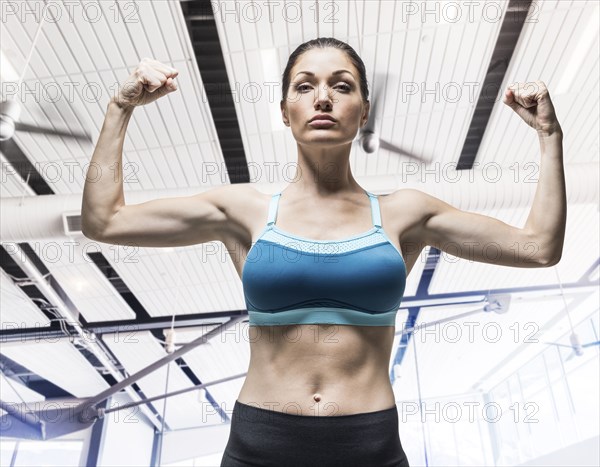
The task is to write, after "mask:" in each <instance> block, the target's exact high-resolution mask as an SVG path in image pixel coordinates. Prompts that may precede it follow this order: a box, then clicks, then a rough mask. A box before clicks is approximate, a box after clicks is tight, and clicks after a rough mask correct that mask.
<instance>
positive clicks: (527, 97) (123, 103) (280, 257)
mask: <svg viewBox="0 0 600 467" xmlns="http://www.w3.org/2000/svg"><path fill="white" fill-rule="evenodd" d="M339 70H343V71H339ZM176 76H177V71H176V70H174V69H173V68H171V67H169V66H166V65H163V64H161V63H159V62H156V61H154V60H149V59H144V60H143V61H142V62H141V64H140V65H139V66H138V68H137V69H136V70H135V72H134V73H133V74H132V75H131V76H130V77H129V79H128V80H127V81H126V83H125V85H124V86H123V87H122V88H121V91H120V93H119V95H118V96H117V97H116V98H115V99H113V100H112V101H111V103H110V104H109V106H108V112H107V116H106V119H105V122H104V126H103V128H102V132H101V134H100V137H99V140H98V144H97V147H96V150H95V152H94V155H93V158H92V162H94V163H96V164H98V165H99V166H100V168H102V169H104V168H106V172H103V173H110V174H111V175H112V172H111V171H110V170H109V167H111V166H113V164H115V163H118V164H117V166H119V167H120V163H121V151H122V146H123V140H124V137H125V130H126V127H127V122H128V120H129V118H130V116H131V113H132V112H133V109H134V108H135V107H136V106H138V105H145V104H148V103H150V102H152V101H154V100H156V99H157V98H159V97H161V96H163V95H165V94H168V93H169V92H173V91H174V90H176V85H175V82H174V80H173V79H174V78H175V77H176ZM536 84H537V87H535V89H534V90H533V92H528V89H521V88H520V87H518V86H516V85H514V86H511V87H509V88H508V89H507V91H506V94H505V96H504V103H505V104H507V105H509V106H510V107H511V108H512V109H513V110H515V112H517V114H518V115H519V116H520V117H521V118H523V120H525V122H526V123H527V124H529V125H530V126H531V127H533V128H534V129H535V130H536V131H537V133H538V135H539V140H540V145H541V152H542V159H543V162H542V167H541V173H540V178H539V183H538V188H537V192H536V195H535V199H534V202H533V207H532V209H531V213H530V215H529V218H528V220H527V223H526V225H525V226H524V227H523V228H516V227H513V226H510V225H507V224H505V223H504V222H501V221H499V220H497V219H494V218H491V217H487V216H483V215H479V214H475V213H469V212H464V211H461V210H458V209H455V208H453V207H452V206H450V205H448V204H446V203H445V202H443V201H441V200H439V199H437V198H435V197H432V196H429V195H427V194H425V193H423V192H420V191H418V190H413V189H401V190H398V191H396V192H394V193H392V194H390V195H388V196H381V197H377V196H375V195H373V194H371V193H369V192H367V191H365V190H364V189H363V188H362V187H361V186H360V185H359V184H358V183H357V182H356V180H355V179H354V177H353V175H352V173H351V171H350V164H349V154H350V149H351V144H352V141H353V139H354V137H355V136H356V134H357V132H358V131H359V129H360V128H361V127H363V126H364V125H365V124H366V123H367V120H368V117H369V107H370V103H369V101H368V87H367V80H366V73H365V67H364V64H363V62H362V60H361V59H360V57H358V55H357V54H356V52H355V51H354V50H353V49H352V48H351V47H350V46H349V45H348V44H346V43H344V42H341V41H338V40H335V39H331V38H326V39H324V38H319V39H316V40H312V41H309V42H306V43H304V44H302V45H300V46H299V47H298V48H297V49H296V50H295V51H294V53H292V55H291V56H290V57H289V61H288V64H287V66H286V69H285V71H284V74H283V98H282V100H281V112H282V118H283V121H284V122H285V124H286V125H287V126H288V127H290V128H291V131H292V134H293V136H294V138H295V140H296V142H297V149H298V166H297V173H296V177H295V179H294V182H293V183H291V184H289V185H288V187H286V188H285V189H284V190H283V191H282V192H280V193H276V194H275V195H273V196H270V195H264V194H262V193H260V192H258V191H257V190H255V189H253V188H252V187H251V186H247V185H246V186H238V185H233V186H231V185H230V186H223V187H218V188H213V189H210V190H208V191H205V192H204V193H201V194H198V195H195V196H190V197H181V198H172V199H159V200H153V201H149V202H146V203H142V204H139V205H126V204H125V203H124V199H123V188H122V180H121V177H120V174H118V175H119V176H118V177H117V180H116V181H117V183H115V179H114V178H111V177H110V176H108V177H106V178H102V179H101V180H100V181H97V180H96V181H95V182H94V183H90V182H86V185H85V189H84V194H83V208H82V222H83V229H84V233H85V235H86V236H87V237H90V238H92V239H95V240H99V241H103V242H107V243H114V244H125V243H132V242H133V243H135V244H137V245H139V246H148V247H158V246H162V247H166V246H180V245H191V244H195V243H202V242H208V241H213V240H219V241H221V242H222V243H223V244H224V245H225V246H226V248H227V249H228V251H229V252H230V253H231V258H232V261H233V262H234V264H235V267H236V269H237V272H238V274H239V276H240V278H241V279H242V283H243V286H244V295H245V299H246V304H247V306H248V311H249V317H250V328H249V338H250V339H249V340H250V346H251V359H250V366H249V369H248V374H247V377H246V379H245V382H244V384H243V387H242V389H241V392H240V394H239V397H238V399H237V400H236V402H235V406H234V408H233V413H232V423H231V431H230V437H229V442H228V444H227V447H226V449H225V453H224V456H223V460H222V464H221V465H223V466H242V465H265V466H266V465H269V466H271V465H273V466H284V465H285V466H296V465H298V466H305V465H306V466H308V465H315V466H328V465H344V466H349V465H360V466H366V465H376V466H388V465H389V466H407V465H408V460H407V458H406V455H405V453H404V451H403V448H402V445H401V443H400V439H399V436H398V412H397V408H396V402H395V398H394V393H393V391H392V387H391V384H390V379H389V376H388V365H389V361H390V356H391V350H392V343H393V339H394V331H395V329H394V323H395V314H396V310H397V309H398V305H399V304H400V301H401V299H402V294H403V292H404V285H405V282H406V276H407V275H408V274H409V272H410V270H411V269H412V267H413V265H414V264H415V262H416V260H417V258H418V257H419V255H420V253H421V251H422V249H423V248H424V247H425V246H426V245H432V246H434V247H436V248H439V249H441V250H444V247H445V245H446V244H452V246H453V248H452V254H453V255H458V256H461V257H464V258H469V259H471V260H475V261H481V262H493V263H494V264H500V265H507V266H517V267H545V266H550V265H553V264H556V263H557V262H558V261H559V259H560V256H561V252H562V245H563V238H564V230H565V220H566V197H565V185H564V174H563V168H562V132H561V128H560V125H559V124H558V121H557V119H556V116H555V114H554V109H553V106H552V103H551V101H550V97H549V95H548V92H547V90H546V88H545V86H544V85H543V83H541V82H537V83H536ZM315 117H317V118H315ZM490 242H495V243H496V244H498V245H500V246H501V248H502V253H501V255H500V257H498V256H497V255H494V259H493V260H489V261H488V260H487V258H486V255H485V246H486V245H487V244H489V243H490ZM532 242H533V244H534V245H535V246H536V248H534V250H533V251H532V248H531V246H532ZM461 243H462V244H463V245H465V248H464V249H461V250H459V251H458V253H457V250H456V245H457V244H458V245H460V244H461ZM240 251H241V252H242V254H239V253H240Z"/></svg>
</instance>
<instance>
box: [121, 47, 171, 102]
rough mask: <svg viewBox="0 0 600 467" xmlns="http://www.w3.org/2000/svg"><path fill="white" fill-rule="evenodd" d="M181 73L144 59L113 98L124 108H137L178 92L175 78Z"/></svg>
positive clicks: (149, 59) (157, 62)
mask: <svg viewBox="0 0 600 467" xmlns="http://www.w3.org/2000/svg"><path fill="white" fill-rule="evenodd" d="M178 74H179V72H178V71H177V70H176V69H175V68H172V67H170V66H168V65H165V64H163V63H160V62H159V61H156V60H153V59H151V58H143V59H142V61H141V62H140V63H139V65H138V66H137V67H136V68H135V70H134V71H133V73H131V75H130V76H129V78H127V80H126V81H125V82H124V83H123V84H122V85H121V86H120V87H119V92H118V94H117V96H115V97H113V98H112V100H113V101H115V102H116V103H117V104H118V105H119V106H120V107H122V108H131V107H137V106H139V105H146V104H149V103H151V102H154V101H155V100H156V99H158V98H160V97H162V96H164V95H166V94H169V93H170V92H173V91H176V90H177V84H176V83H175V81H174V78H175V77H176V76H177V75H178Z"/></svg>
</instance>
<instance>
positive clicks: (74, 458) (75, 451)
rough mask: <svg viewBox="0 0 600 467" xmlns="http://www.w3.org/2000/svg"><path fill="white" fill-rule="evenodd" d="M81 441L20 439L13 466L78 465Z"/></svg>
mask: <svg viewBox="0 0 600 467" xmlns="http://www.w3.org/2000/svg"><path fill="white" fill-rule="evenodd" d="M82 447H83V442H82V441H21V442H19V450H18V452H17V459H16V462H15V466H19V467H31V466H32V465H35V466H39V467H46V466H48V467H59V466H60V467H62V466H65V467H67V466H68V467H72V466H74V465H79V458H80V456H81V449H82Z"/></svg>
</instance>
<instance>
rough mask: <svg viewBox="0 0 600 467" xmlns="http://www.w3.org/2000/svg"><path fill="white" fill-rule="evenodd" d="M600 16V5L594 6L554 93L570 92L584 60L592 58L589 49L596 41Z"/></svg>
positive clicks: (599, 27)
mask: <svg viewBox="0 0 600 467" xmlns="http://www.w3.org/2000/svg"><path fill="white" fill-rule="evenodd" d="M599 16H600V7H598V6H596V8H594V12H593V13H592V14H591V15H590V19H589V21H588V23H587V26H586V27H585V29H584V30H583V32H582V33H581V37H580V39H579V42H578V43H577V47H575V50H574V52H573V54H572V55H571V59H570V60H569V63H568V64H567V66H566V67H565V71H564V72H563V75H562V78H561V80H560V82H559V83H558V86H556V89H555V90H554V91H553V92H552V95H558V94H565V93H567V92H569V90H570V89H571V85H572V84H573V80H574V79H575V75H576V74H577V73H579V70H580V69H581V64H582V63H583V61H584V60H585V59H586V58H587V59H588V60H591V58H592V55H591V54H589V51H590V47H591V46H592V44H593V43H595V41H594V39H595V38H596V36H597V35H598V30H599V29H600V26H599V19H598V17H599Z"/></svg>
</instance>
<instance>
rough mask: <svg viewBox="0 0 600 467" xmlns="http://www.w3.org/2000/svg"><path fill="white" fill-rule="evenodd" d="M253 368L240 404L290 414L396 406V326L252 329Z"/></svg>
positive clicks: (333, 413) (339, 412)
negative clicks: (393, 354) (393, 366)
mask: <svg viewBox="0 0 600 467" xmlns="http://www.w3.org/2000/svg"><path fill="white" fill-rule="evenodd" d="M248 339H249V342H250V366H249V369H248V374H247V376H246V379H245V381H244V384H243V386H242V389H241V391H240V394H239V396H238V401H239V402H241V403H243V404H247V405H252V406H254V407H259V408H262V409H267V410H275V411H278V412H284V413H287V414H291V415H312V416H339V415H350V414H357V413H365V412H375V411H378V410H385V409H389V408H392V407H394V405H395V397H394V393H393V391H392V386H391V383H390V379H389V373H388V371H389V362H390V356H391V349H392V344H393V340H394V327H393V326H349V325H338V324H302V325H285V326H249V327H248Z"/></svg>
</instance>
